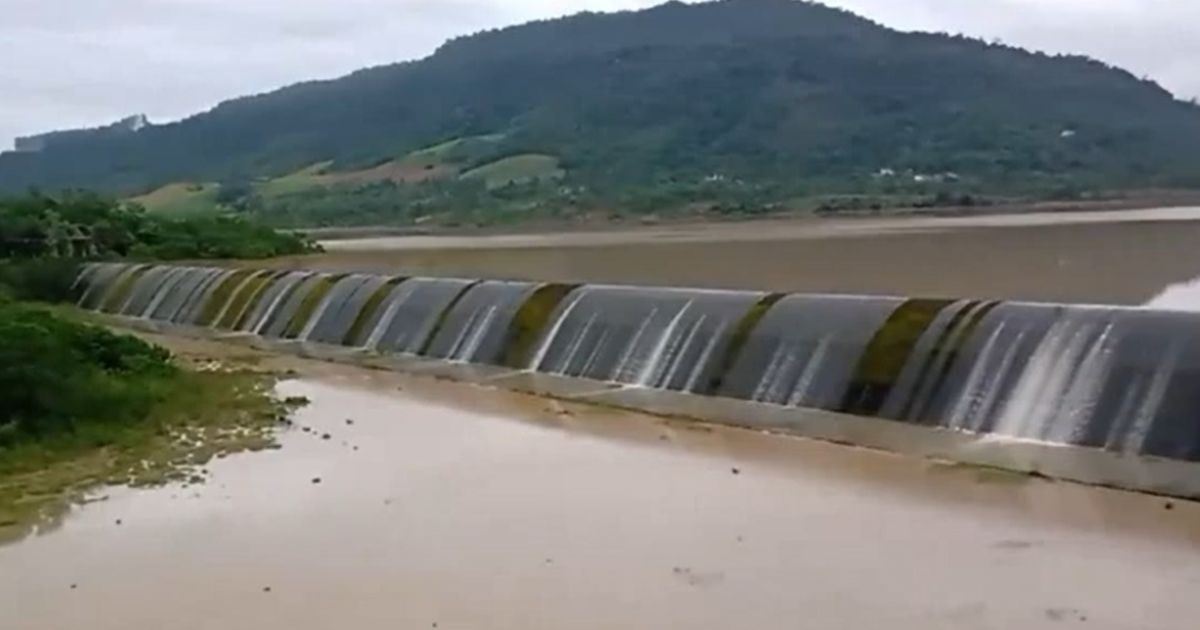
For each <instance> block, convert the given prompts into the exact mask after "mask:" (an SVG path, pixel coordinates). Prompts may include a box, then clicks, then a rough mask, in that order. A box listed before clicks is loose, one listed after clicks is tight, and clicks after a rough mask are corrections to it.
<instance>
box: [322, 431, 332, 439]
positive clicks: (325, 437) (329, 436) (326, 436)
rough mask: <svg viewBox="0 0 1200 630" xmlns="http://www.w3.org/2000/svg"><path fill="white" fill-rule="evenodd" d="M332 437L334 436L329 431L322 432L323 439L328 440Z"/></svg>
mask: <svg viewBox="0 0 1200 630" xmlns="http://www.w3.org/2000/svg"><path fill="white" fill-rule="evenodd" d="M332 438H333V436H332V435H329V434H328V433H322V434H321V439H322V440H328V439H332Z"/></svg>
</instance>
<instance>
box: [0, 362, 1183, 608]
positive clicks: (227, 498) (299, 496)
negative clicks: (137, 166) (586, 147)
mask: <svg viewBox="0 0 1200 630" xmlns="http://www.w3.org/2000/svg"><path fill="white" fill-rule="evenodd" d="M301 371H302V374H303V376H302V377H301V378H300V379H299V380H295V381H289V382H285V383H283V384H282V385H281V392H282V393H283V394H286V395H304V396H308V397H310V398H311V399H312V401H313V404H312V405H311V406H310V407H308V408H306V409H304V410H303V411H301V412H300V413H299V414H298V416H297V422H298V425H297V427H296V428H294V429H291V430H289V431H288V432H287V433H285V434H284V435H283V436H282V442H283V448H282V449H281V450H280V451H277V452H270V453H261V454H254V455H244V456H235V457H232V458H229V459H226V460H222V461H219V462H216V463H214V464H213V465H212V466H211V467H210V468H211V471H212V480H211V481H210V482H209V483H208V484H207V485H204V486H199V487H193V488H190V489H187V490H183V489H181V488H179V487H169V488H162V489H157V490H149V491H126V490H115V491H110V492H107V493H106V494H107V496H108V499H107V500H106V501H103V502H100V503H95V504H92V505H89V506H87V507H85V508H83V509H81V510H78V511H76V512H75V513H73V514H72V515H71V516H69V517H68V518H67V519H66V521H65V523H64V524H63V526H62V528H61V529H59V530H57V531H54V532H51V533H48V534H47V535H44V536H40V537H35V538H32V539H29V540H27V541H25V542H22V543H19V544H16V545H12V546H8V547H3V548H0V611H4V612H3V618H2V619H3V623H0V625H2V626H3V627H4V628H5V629H6V630H8V629H12V630H33V629H37V630H50V629H55V630H57V629H61V628H83V627H86V628H90V629H94V630H107V629H113V630H117V629H120V630H127V629H130V628H172V629H201V628H203V629H208V628H257V629H274V628H279V629H288V630H306V629H314V630H315V629H318V628H320V629H325V628H333V627H345V628H355V629H356V630H358V629H373V628H381V629H382V628H388V629H392V628H429V627H433V624H435V623H436V624H437V627H439V628H471V629H475V628H500V629H508V628H511V629H513V630H517V629H521V630H529V629H536V628H546V629H564V628H565V629H584V628H586V629H597V630H599V629H610V628H712V629H714V630H715V629H727V628H766V629H769V628H781V629H782V628H796V627H814V628H846V629H848V630H849V629H858V628H889V629H899V630H903V629H913V630H918V629H919V630H928V629H936V628H946V629H951V628H953V629H964V628H965V629H974V628H978V629H984V628H1022V629H1037V628H1060V627H1062V626H1063V625H1064V624H1065V623H1071V624H1080V623H1085V622H1084V621H1083V620H1084V619H1086V624H1087V627H1094V628H1113V629H1115V628H1126V629H1129V630H1135V629H1136V630H1147V629H1174V628H1179V629H1181V630H1182V629H1187V628H1192V627H1194V621H1195V619H1196V618H1197V617H1198V616H1200V601H1198V600H1197V599H1196V597H1195V593H1196V592H1197V589H1200V505H1196V504H1189V503H1185V502H1171V503H1170V506H1171V508H1172V509H1170V510H1168V509H1167V505H1168V503H1167V502H1166V501H1165V500H1163V499H1159V498H1154V497H1148V496H1141V495H1135V494H1130V493H1123V492H1117V491H1109V490H1101V489H1094V488H1086V487H1082V486H1077V485H1073V484H1059V483H1051V482H1046V481H1038V480H1028V479H1025V478H1021V477H1013V476H1007V475H996V474H991V473H981V472H978V471H974V470H970V469H965V468H955V467H945V466H931V465H929V464H926V463H923V462H918V461H913V460H909V459H905V458H900V457H893V456H890V455H885V454H880V453H875V452H869V451H864V450H858V449H850V448H846V447H841V446H834V445H826V444H820V443H815V442H809V441H803V440H796V439H791V438H783V437H777V436H768V435H762V434H758V433H753V432H748V431H741V430H734V429H725V428H710V427H699V426H695V425H689V424H684V423H673V422H667V421H663V420H660V419H655V418H650V417H647V416H643V415H638V414H632V413H623V412H612V411H605V410H599V409H595V408H588V407H577V406H563V405H561V404H559V403H555V402H550V401H545V400H540V399H537V398H532V397H527V396H523V395H519V394H514V393H509V392H501V391H491V390H486V389H481V388H478V387H473V386H467V385H460V384H452V383H442V382H433V381H424V380H418V379H414V378H411V377H405V376H403V375H397V374H388V373H374V372H368V371H365V370H360V369H355V368H343V367H333V366H325V365H316V364H311V363H302V364H301ZM348 420H349V421H352V423H348V422H347V421H348ZM301 427H308V428H309V432H305V431H304V430H303V429H302V428H301ZM325 433H328V434H329V439H328V440H326V439H322V434H325ZM318 479H319V483H314V481H315V480H318ZM118 520H119V521H120V524H118ZM267 589H269V591H268V590H267Z"/></svg>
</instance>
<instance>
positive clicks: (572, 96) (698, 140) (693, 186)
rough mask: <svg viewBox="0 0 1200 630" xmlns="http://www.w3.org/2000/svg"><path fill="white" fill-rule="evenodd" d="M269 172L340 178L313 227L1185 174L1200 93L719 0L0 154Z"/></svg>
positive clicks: (52, 162) (443, 53)
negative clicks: (505, 208)
mask: <svg viewBox="0 0 1200 630" xmlns="http://www.w3.org/2000/svg"><path fill="white" fill-rule="evenodd" d="M423 151H424V153H423ZM512 156H545V157H544V158H543V159H542V162H541V164H540V165H539V166H538V168H540V169H542V172H545V173H552V174H553V177H552V178H542V177H510V178H508V179H503V178H501V179H499V180H498V179H496V178H484V180H485V182H486V183H485V184H484V185H483V188H484V190H483V191H480V190H478V188H479V186H480V182H479V181H474V180H476V178H473V177H465V178H456V177H452V175H461V174H463V173H470V172H471V171H472V169H477V168H480V167H484V168H488V167H487V166H486V165H487V164H488V163H489V162H495V161H496V160H502V159H504V158H510V159H518V161H519V158H513V157H512ZM550 160H554V161H555V162H554V163H553V164H551V162H550ZM315 164H320V165H322V166H321V167H320V168H319V169H318V171H319V172H318V171H312V172H301V169H306V168H309V167H311V166H312V165H315ZM498 166H500V165H493V167H492V168H496V167H498ZM505 166H506V168H507V167H511V166H512V164H511V163H509V164H508V165H505ZM371 169H377V170H376V172H374V173H373V174H371V175H368V176H362V177H356V176H354V175H353V173H359V172H363V171H370V170H371ZM441 169H445V170H441ZM424 170H434V171H436V172H435V174H434V175H435V176H425V175H424V174H423V171H424ZM502 170H504V169H502ZM518 170H519V169H518ZM298 172H301V175H300V176H297V175H296V174H297V173H298ZM297 177H301V178H303V177H307V178H308V179H307V180H305V181H304V182H300V181H299V180H297ZM279 178H282V181H283V182H284V183H282V184H280V183H279V182H280V181H281V180H280V179H279ZM272 180H273V181H274V182H275V184H269V185H268V186H267V188H268V189H270V188H272V187H274V190H273V191H272V190H268V191H267V192H268V193H269V194H263V195H260V196H261V197H264V198H265V199H252V200H249V201H247V203H245V204H243V205H244V206H245V207H248V208H254V209H257V210H258V211H260V212H266V213H268V214H269V213H270V212H272V211H274V210H277V211H278V212H279V213H280V215H281V216H282V215H287V216H289V217H292V219H289V220H298V219H296V217H297V216H298V214H297V213H299V214H303V213H304V212H307V211H308V210H306V209H305V208H308V207H309V206H310V205H311V204H312V203H314V202H313V201H312V200H311V199H308V200H306V199H304V198H302V197H298V196H297V195H302V194H303V193H304V191H305V190H310V191H311V188H312V187H310V186H308V184H309V183H314V184H315V185H316V187H318V188H321V189H333V191H332V192H330V191H329V190H326V191H325V192H321V193H319V194H318V196H320V197H321V201H320V203H323V204H325V205H326V206H327V207H326V208H325V210H323V212H324V213H325V214H324V215H323V217H324V218H322V219H321V221H323V222H328V221H338V220H339V219H338V218H337V215H336V213H334V212H333V211H332V210H331V207H332V205H333V204H335V203H336V199H337V198H338V197H339V196H340V197H341V198H342V199H344V201H345V203H346V204H351V203H363V204H366V205H364V206H363V207H367V206H370V207H374V208H376V210H375V211H372V212H376V213H377V214H379V215H381V216H384V217H385V218H386V217H389V216H393V215H394V218H395V219H396V220H397V221H406V220H409V219H411V218H415V217H418V216H421V215H427V214H430V213H433V214H436V213H438V212H443V211H448V210H446V209H447V208H461V207H464V205H465V204H476V205H475V206H472V207H473V208H476V209H477V210H478V209H486V208H488V207H492V206H489V203H491V202H493V201H495V202H496V203H501V202H503V203H510V202H511V203H518V202H514V201H512V199H514V198H516V197H520V200H519V204H520V205H522V207H529V206H530V205H531V204H532V205H540V206H543V207H544V208H545V209H546V211H547V212H559V211H565V210H563V208H568V209H569V208H571V207H581V206H593V207H613V206H614V205H620V204H622V203H629V202H630V200H640V201H641V202H642V203H643V205H645V204H653V203H657V202H656V201H655V200H658V199H669V200H671V199H673V200H683V201H689V200H697V199H705V198H716V199H724V198H729V199H733V200H735V201H736V202H737V203H751V204H759V203H770V202H772V201H774V200H781V199H793V198H796V197H799V196H804V195H810V194H826V193H857V192H862V191H864V190H868V189H870V190H876V189H877V190H882V191H884V192H888V193H897V194H900V193H907V192H911V191H912V190H913V189H926V188H930V187H931V182H932V183H936V184H942V186H941V188H953V189H954V190H956V191H975V192H988V191H1026V190H1035V191H1043V192H1045V191H1058V190H1066V191H1072V190H1086V189H1089V188H1094V187H1099V186H1103V187H1149V186H1177V187H1179V186H1195V185H1200V108H1197V107H1196V106H1194V105H1192V104H1189V103H1185V102H1181V101H1179V100H1176V99H1175V98H1173V97H1172V96H1171V94H1169V93H1168V92H1167V91H1166V90H1164V89H1162V88H1161V87H1159V86H1158V85H1157V84H1155V83H1153V82H1151V81H1147V80H1142V79H1138V78H1137V77H1135V76H1133V75H1131V74H1130V73H1128V72H1126V71H1124V70H1120V69H1117V68H1113V67H1110V66H1107V65H1105V64H1103V63H1100V62H1098V61H1095V60H1092V59H1087V58H1084V57H1077V56H1049V55H1044V54H1037V53H1031V52H1028V51H1024V50H1020V49H1017V48H1012V47H1007V46H1002V45H993V44H987V43H984V42H981V41H978V40H972V39H967V38H962V37H951V36H946V35H939V34H920V33H901V32H897V31H894V30H891V29H888V28H885V27H883V26H880V25H878V24H875V23H873V22H871V21H868V20H865V19H863V18H860V17H858V16H855V15H853V14H851V13H847V12H844V11H840V10H835V9H831V8H828V7H824V6H822V5H818V4H812V3H807V2H801V1H799V0H724V1H720V2H712V3H707V4H691V5H685V4H681V3H669V4H665V5H662V6H659V7H656V8H653V9H648V10H644V11H637V12H623V13H613V14H594V13H584V14H580V15H576V16H572V17H567V18H562V19H556V20H548V21H543V22H535V23H531V24H527V25H523V26H517V27H512V28H506V29H501V30H495V31H488V32H484V33H480V34H477V35H473V36H470V37H464V38H460V39H456V40H452V41H450V42H448V43H447V44H445V45H444V46H443V47H442V48H440V49H439V50H438V51H437V52H436V53H435V54H433V55H431V56H430V57H428V58H426V59H422V60H420V61H416V62H409V63H400V64H395V65H390V66H383V67H377V68H371V69H367V70H362V71H360V72H356V73H354V74H351V75H349V76H346V77H343V78H341V79H337V80H332V81H320V82H310V83H303V84H298V85H294V86H291V87H288V88H284V89H282V90H278V91H276V92H272V93H269V94H263V95H257V96H250V97H245V98H240V99H236V100H233V101H229V102H227V103H223V104H221V105H220V106H218V107H216V108H215V109H213V110H211V111H209V112H205V113H203V114H199V115H197V116H193V117H191V118H188V119H186V120H183V121H181V122H178V123H172V124H167V125H153V126H149V127H146V128H143V129H141V130H139V131H137V132H136V133H128V134H118V135H96V134H87V135H84V136H81V137H68V138H65V139H63V140H62V141H60V142H56V143H54V144H52V145H50V146H47V147H46V148H45V150H43V151H41V152H38V153H21V154H15V153H8V154H3V155H0V189H24V188H26V187H29V186H38V187H42V188H50V189H53V188H59V187H65V186H84V187H94V188H99V189H103V190H109V191H114V192H119V193H122V194H140V193H143V192H145V191H148V190H153V189H155V188H157V187H159V186H162V185H163V184H167V183H170V182H179V181H211V182H229V181H257V182H271V181H272ZM497 182H499V184H498V183H497ZM298 183H302V184H303V185H300V186H296V184H298ZM258 188H259V190H260V192H261V189H262V186H261V185H260V186H259V187H258ZM564 191H567V192H564ZM385 197H386V200H384V198H385ZM372 200H374V201H372ZM496 200H499V201H496ZM305 204H308V205H305ZM371 204H374V205H371ZM635 205H636V204H635ZM474 211H475V210H473V212H474ZM478 211H480V212H482V210H478ZM356 212H358V210H356ZM388 213H391V214H390V215H389V214H388ZM378 219H379V216H374V217H373V218H371V219H370V220H378ZM347 220H349V219H347ZM354 220H368V218H367V217H365V216H362V215H361V214H360V215H358V216H357V218H355V219H354Z"/></svg>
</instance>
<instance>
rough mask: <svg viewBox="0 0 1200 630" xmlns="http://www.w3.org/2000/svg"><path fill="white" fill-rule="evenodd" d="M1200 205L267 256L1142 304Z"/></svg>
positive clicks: (1191, 243) (433, 269)
mask: <svg viewBox="0 0 1200 630" xmlns="http://www.w3.org/2000/svg"><path fill="white" fill-rule="evenodd" d="M1197 242H1200V209H1196V208H1168V209H1159V210H1137V211H1122V212H1079V213H1057V214H1024V215H1010V216H1005V215H999V216H986V217H959V218H911V217H910V218H901V219H857V220H790V221H761V222H751V223H733V224H718V225H702V226H670V227H647V228H644V229H641V230H636V231H629V230H624V231H609V232H578V233H564V234H528V235H504V236H464V237H455V236H449V237H422V236H417V237H394V238H379V239H360V240H355V241H332V242H329V243H327V244H326V246H327V247H328V248H329V252H328V253H326V254H324V255H319V256H314V257H303V258H294V259H284V260H280V261H274V262H273V263H272V264H274V265H275V266H300V267H312V268H323V269H330V270H339V271H348V270H358V271H376V272H385V273H396V274H405V275H409V274H429V275H438V276H455V275H457V276H466V277H487V278H517V279H534V280H547V281H561V282H608V283H625V284H652V285H675V286H694V287H709V288H732V289H762V290H770V291H798V292H837V293H867V294H885V295H905V296H908V295H912V296H930V297H979V298H995V299H1022V300H1043V301H1068V302H1094V303H1111V304H1142V303H1144V302H1146V301H1147V300H1148V299H1150V298H1151V297H1153V296H1154V295H1156V294H1157V293H1158V292H1159V291H1161V290H1162V288H1163V287H1165V286H1167V285H1171V284H1175V283H1179V282H1184V281H1187V280H1190V279H1193V278H1195V277H1197V276H1200V247H1196V245H1195V244H1196V243H1197Z"/></svg>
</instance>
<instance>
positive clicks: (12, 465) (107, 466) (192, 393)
mask: <svg viewBox="0 0 1200 630" xmlns="http://www.w3.org/2000/svg"><path fill="white" fill-rule="evenodd" d="M272 383H273V379H272V378H271V377H270V376H268V375H264V374H259V373H254V372H250V371H245V370H231V371H209V372H193V371H187V370H184V371H181V372H180V373H179V374H178V376H176V377H175V378H173V379H172V380H171V381H170V382H168V383H165V384H164V387H163V394H162V397H161V400H160V401H159V402H158V403H156V404H155V405H154V407H153V408H152V409H151V410H150V412H149V414H148V415H147V417H146V419H145V420H144V421H143V422H140V423H135V424H130V425H127V426H123V427H120V428H113V429H109V430H106V431H105V432H104V433H103V435H98V434H96V435H93V434H90V433H87V432H81V433H76V434H71V435H62V436H57V437H55V438H51V439H47V440H43V441H39V442H34V443H29V444H24V445H20V446H16V447H11V448H7V449H5V448H0V455H2V456H0V543H3V542H5V541H8V540H13V539H18V538H20V537H22V536H24V535H25V533H26V532H27V531H28V530H29V528H31V527H34V526H37V527H39V528H45V527H48V526H52V525H53V524H54V523H55V522H56V521H57V520H58V519H59V518H60V517H61V516H62V515H63V514H65V512H66V511H67V510H68V509H69V508H70V506H71V505H72V504H73V503H76V502H78V501H80V500H81V499H82V498H83V497H84V496H85V494H86V493H87V492H88V491H89V490H91V489H93V488H96V487H98V486H102V485H127V486H131V487H151V486H157V485H162V484H164V483H168V482H192V483H202V482H203V479H204V470H203V467H204V466H205V465H206V464H207V463H208V462H210V461H211V460H212V459H213V458H215V457H224V456H226V455H229V454H233V453H238V452H244V451H255V450H263V449H268V448H273V447H275V444H276V443H275V437H274V432H273V429H274V427H276V426H278V424H279V422H280V421H281V419H283V418H286V417H287V415H288V413H289V408H288V406H287V405H285V404H284V403H282V402H280V401H278V400H276V399H275V398H274V397H273V396H272V395H271V389H270V388H271V385H272Z"/></svg>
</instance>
